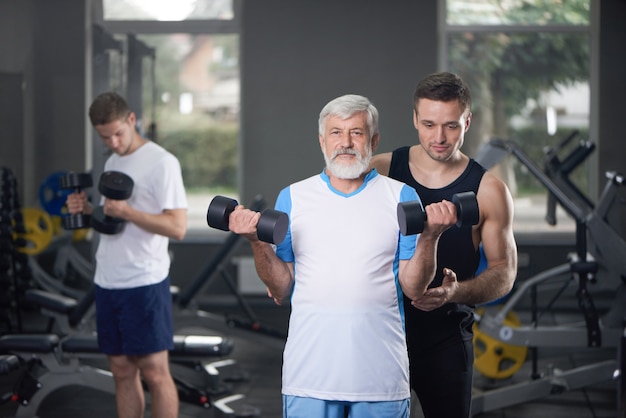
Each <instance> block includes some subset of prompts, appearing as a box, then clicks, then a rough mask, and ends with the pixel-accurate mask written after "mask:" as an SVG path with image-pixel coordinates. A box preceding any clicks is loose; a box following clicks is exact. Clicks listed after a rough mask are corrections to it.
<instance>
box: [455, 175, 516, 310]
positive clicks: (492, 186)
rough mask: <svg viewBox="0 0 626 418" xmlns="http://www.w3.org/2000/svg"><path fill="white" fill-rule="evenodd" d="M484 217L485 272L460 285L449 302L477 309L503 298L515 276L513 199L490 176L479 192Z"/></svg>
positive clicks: (507, 191)
mask: <svg viewBox="0 0 626 418" xmlns="http://www.w3.org/2000/svg"><path fill="white" fill-rule="evenodd" d="M477 197H478V203H479V207H480V211H481V213H482V216H483V222H482V225H481V226H480V235H481V241H482V245H483V249H484V251H485V256H486V258H487V265H488V266H487V269H486V270H485V271H483V272H482V273H481V274H480V275H478V276H477V277H475V278H474V279H472V280H465V281H463V282H460V283H459V287H458V290H457V292H456V293H455V294H454V295H452V297H451V300H452V301H453V302H456V303H465V304H470V305H476V304H480V303H486V302H489V301H492V300H494V299H497V298H500V297H502V296H505V295H506V294H507V293H509V292H510V291H511V289H512V288H513V283H514V282H515V276H516V274H517V246H516V244H515V238H514V236H513V199H512V198H511V194H510V193H509V190H508V189H507V187H506V185H505V184H504V183H503V182H502V181H501V180H499V179H498V178H496V177H495V176H493V175H491V174H485V178H484V179H483V182H482V184H481V186H480V189H479V190H478V195H477Z"/></svg>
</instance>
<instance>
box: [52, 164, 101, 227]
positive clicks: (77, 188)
mask: <svg viewBox="0 0 626 418" xmlns="http://www.w3.org/2000/svg"><path fill="white" fill-rule="evenodd" d="M91 186H93V179H92V178H91V174H89V173H74V172H72V171H70V172H68V173H66V174H65V175H63V176H61V177H59V187H60V188H61V189H63V190H72V191H73V192H74V193H80V192H81V191H82V190H84V189H88V188H90V187H91ZM90 218H91V217H90V216H89V215H87V214H83V213H75V214H74V215H72V214H68V215H64V216H63V217H62V218H61V222H62V224H63V229H70V230H71V229H83V228H89V225H90V224H91V219H90Z"/></svg>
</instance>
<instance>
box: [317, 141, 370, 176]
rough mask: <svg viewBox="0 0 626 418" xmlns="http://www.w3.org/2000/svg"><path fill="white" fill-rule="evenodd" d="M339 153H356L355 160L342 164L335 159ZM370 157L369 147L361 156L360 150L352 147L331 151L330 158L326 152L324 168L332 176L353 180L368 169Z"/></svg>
mask: <svg viewBox="0 0 626 418" xmlns="http://www.w3.org/2000/svg"><path fill="white" fill-rule="evenodd" d="M339 154H352V155H356V157H357V160H356V161H354V162H353V163H351V164H342V163H340V162H338V161H337V160H336V159H335V158H336V157H337V155H339ZM371 159H372V150H371V148H370V149H368V150H367V151H366V152H365V155H364V156H362V155H361V153H360V152H358V151H356V150H353V149H339V150H336V151H335V152H333V155H332V157H331V158H328V156H327V155H326V153H324V161H326V168H327V169H328V171H330V172H331V173H332V175H333V176H335V177H337V178H340V179H343V180H353V179H356V178H358V177H359V176H360V175H361V174H363V173H365V172H366V171H367V170H368V169H369V166H370V160H371Z"/></svg>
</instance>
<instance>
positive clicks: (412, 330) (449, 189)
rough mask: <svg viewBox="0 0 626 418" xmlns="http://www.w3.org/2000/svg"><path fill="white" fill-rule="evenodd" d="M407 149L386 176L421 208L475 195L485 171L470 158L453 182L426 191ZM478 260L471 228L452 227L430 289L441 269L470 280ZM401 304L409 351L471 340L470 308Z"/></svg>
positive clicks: (441, 248) (393, 161)
mask: <svg viewBox="0 0 626 418" xmlns="http://www.w3.org/2000/svg"><path fill="white" fill-rule="evenodd" d="M409 149H410V147H408V146H406V147H402V148H398V149H396V150H395V151H394V152H393V154H392V157H391V165H390V167H389V177H391V178H394V179H397V180H400V181H402V182H404V183H406V184H407V185H409V186H411V187H413V188H414V189H415V190H416V191H417V194H418V195H419V197H420V199H421V201H422V204H423V205H424V206H427V205H429V204H431V203H433V202H440V201H441V200H443V199H446V200H452V195H454V194H455V193H459V192H467V191H474V192H475V193H478V186H479V185H480V181H481V180H482V178H483V175H484V174H485V171H486V170H485V169H484V168H483V167H482V166H481V165H480V164H478V163H477V162H476V161H474V160H473V159H470V161H469V164H468V165H467V167H466V168H465V170H464V171H463V173H462V174H461V175H460V176H459V177H458V178H457V179H456V180H454V181H453V182H452V183H450V184H449V185H447V186H445V187H442V188H440V189H429V188H427V187H424V186H423V185H421V184H419V183H418V182H417V181H416V180H415V179H414V178H413V176H412V175H411V171H410V169H409ZM479 261H480V253H479V251H478V249H476V248H474V242H473V240H472V228H471V226H469V225H468V226H464V227H461V228H457V227H456V226H453V227H451V228H450V229H448V230H447V231H446V232H444V233H443V235H442V236H441V238H440V239H439V247H438V250H437V270H436V274H435V279H434V280H433V282H432V283H431V285H430V287H436V286H439V285H440V284H441V281H442V280H443V268H444V267H449V268H451V269H452V270H454V272H455V273H456V275H457V279H458V280H459V281H463V280H468V279H471V278H473V277H474V273H475V272H476V269H477V268H478V263H479ZM404 304H405V315H406V328H407V339H408V342H409V347H410V348H414V349H418V348H421V349H427V348H428V347H432V346H433V345H435V344H440V343H443V344H445V343H452V342H455V341H459V338H460V339H462V340H467V339H471V338H472V332H471V327H472V323H473V313H472V311H473V306H467V305H459V304H452V303H449V304H446V305H444V306H442V307H441V308H439V309H436V310H434V311H431V312H424V311H420V310H419V309H416V308H414V307H413V306H411V301H410V299H408V298H407V297H406V296H405V297H404ZM427 336H428V338H426V337H427Z"/></svg>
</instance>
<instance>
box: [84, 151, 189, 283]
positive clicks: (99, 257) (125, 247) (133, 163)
mask: <svg viewBox="0 0 626 418" xmlns="http://www.w3.org/2000/svg"><path fill="white" fill-rule="evenodd" d="M104 171H120V172H122V173H125V174H127V175H128V176H130V178H132V179H133V182H134V186H133V192H132V195H131V197H130V198H129V199H128V204H129V205H130V206H132V207H134V208H136V209H137V210H140V211H144V212H148V213H155V214H156V213H161V212H163V210H164V209H186V208H187V197H186V194H185V187H184V185H183V178H182V173H181V169H180V163H179V162H178V160H177V159H176V157H174V155H172V154H171V153H169V152H168V151H166V150H165V149H164V148H163V147H161V146H160V145H158V144H155V143H154V142H147V143H145V144H144V145H142V146H141V147H139V148H138V149H137V150H135V152H133V153H132V154H130V155H125V156H119V155H117V154H113V155H111V156H110V157H109V158H108V159H107V161H106V163H105V165H104ZM168 245H169V238H168V237H165V236H162V235H157V234H154V233H152V232H148V231H146V230H144V229H141V228H140V227H138V226H137V225H135V224H133V223H132V222H126V224H125V226H124V229H123V230H122V232H121V233H119V234H115V235H107V234H100V242H99V244H98V250H97V251H96V263H97V264H96V273H95V279H94V280H95V283H96V284H97V285H99V286H100V287H103V288H107V289H127V288H133V287H139V286H145V285H150V284H156V283H159V282H161V281H163V279H165V278H166V277H167V275H168V274H169V268H170V258H169V254H168Z"/></svg>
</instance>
